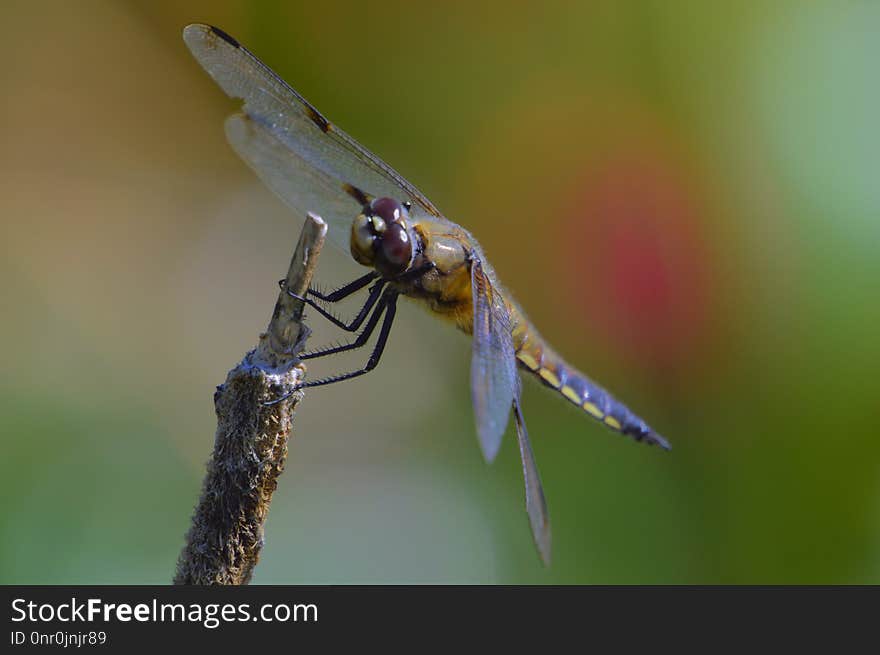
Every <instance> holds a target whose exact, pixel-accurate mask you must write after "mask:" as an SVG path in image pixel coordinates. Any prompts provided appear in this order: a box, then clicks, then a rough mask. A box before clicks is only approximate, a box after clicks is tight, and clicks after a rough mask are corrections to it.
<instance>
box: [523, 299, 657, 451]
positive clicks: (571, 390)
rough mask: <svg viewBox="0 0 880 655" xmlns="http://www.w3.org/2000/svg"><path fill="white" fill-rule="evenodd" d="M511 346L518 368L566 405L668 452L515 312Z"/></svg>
mask: <svg viewBox="0 0 880 655" xmlns="http://www.w3.org/2000/svg"><path fill="white" fill-rule="evenodd" d="M512 318H513V331H512V332H513V345H514V348H515V349H516V358H517V360H518V362H519V364H520V366H521V367H522V368H524V369H525V370H527V371H529V372H531V373H532V374H533V375H535V376H536V377H537V378H538V379H539V380H540V381H541V382H542V383H543V384H544V385H546V386H548V387H550V388H551V389H554V390H556V391H557V392H559V393H560V394H562V396H563V397H564V398H565V399H566V400H568V401H569V402H571V403H573V404H575V405H577V406H578V407H580V408H581V409H582V410H584V411H585V412H586V413H587V414H589V415H590V416H592V417H593V418H595V419H596V420H599V421H602V422H603V423H604V424H605V425H607V426H608V427H609V428H611V429H612V430H616V431H617V432H621V433H623V434H628V435H630V436H631V437H633V438H635V439H636V441H643V440H644V441H647V442H648V443H655V444H658V445H659V446H661V447H663V448H665V449H667V450H668V449H669V447H670V446H669V443H667V441H666V440H665V439H664V438H663V437H661V436H660V435H659V434H657V433H656V432H654V431H653V430H652V429H651V428H650V427H648V425H647V424H646V423H645V422H644V421H643V420H642V419H640V418H639V417H638V416H636V415H635V414H633V413H632V412H631V411H630V410H629V409H628V408H627V407H626V405H624V404H623V403H621V402H620V401H618V400H616V399H615V398H614V397H613V396H612V395H611V394H610V393H608V392H607V391H605V390H604V389H603V388H602V387H600V386H599V385H597V384H596V383H594V382H593V381H592V380H590V379H589V378H588V377H587V376H586V375H584V374H583V373H581V372H580V371H578V370H576V369H575V368H573V367H571V366H569V365H568V364H567V363H566V362H565V360H563V359H562V358H561V357H560V356H559V355H557V354H556V353H555V352H554V351H553V350H552V349H551V348H550V347H549V346H547V344H546V343H545V342H544V340H543V339H542V338H541V336H540V335H539V334H538V333H537V331H536V330H535V329H534V328H533V327H532V326H531V325H530V324H529V322H528V321H527V320H526V319H525V318H523V317H522V315H521V313H520V312H518V311H515V312H512Z"/></svg>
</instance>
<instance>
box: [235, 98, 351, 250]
mask: <svg viewBox="0 0 880 655" xmlns="http://www.w3.org/2000/svg"><path fill="white" fill-rule="evenodd" d="M226 138H227V139H228V140H229V143H230V145H232V148H233V149H234V150H235V152H236V153H237V154H238V156H239V157H241V158H242V159H243V160H244V161H245V162H246V163H247V164H248V166H250V167H251V168H252V169H253V170H254V172H255V173H256V174H257V176H258V177H259V178H260V179H261V180H262V181H263V183H264V184H265V185H266V186H267V187H269V188H270V189H271V190H272V191H274V192H275V193H276V194H277V195H278V196H279V197H280V198H281V199H282V200H284V202H285V203H286V204H287V205H288V206H289V207H291V208H292V209H293V210H294V211H295V212H297V214H299V216H300V217H305V215H306V213H307V212H309V211H312V212H315V213H316V214H318V215H320V216H321V218H323V219H324V220H326V221H327V223H329V225H330V226H331V229H330V230H329V231H328V234H329V236H330V237H331V239H332V241H333V243H335V244H336V245H337V246H339V247H340V248H343V249H344V250H346V251H347V250H348V243H349V234H350V231H351V222H352V220H353V219H354V217H355V216H357V214H358V212H359V211H360V209H361V208H360V205H359V204H358V202H357V201H356V200H355V199H354V198H353V197H351V196H350V195H349V194H348V193H346V192H345V190H344V189H343V187H342V184H341V183H340V182H339V181H338V180H336V179H334V178H332V177H330V176H329V175H327V174H326V173H324V172H323V171H322V170H320V169H317V168H315V167H313V166H311V165H309V163H308V162H307V161H305V160H304V159H302V157H300V156H299V155H298V154H297V153H296V151H293V150H290V149H289V148H287V147H286V146H285V145H284V144H283V143H282V142H281V141H279V140H278V136H277V134H276V133H275V132H273V131H272V130H271V129H268V128H267V127H266V126H265V125H264V124H263V123H260V122H257V121H254V120H252V119H251V118H250V116H247V115H246V114H233V115H232V116H230V117H229V118H227V119H226Z"/></svg>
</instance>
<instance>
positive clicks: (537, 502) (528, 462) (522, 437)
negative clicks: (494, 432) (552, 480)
mask: <svg viewBox="0 0 880 655" xmlns="http://www.w3.org/2000/svg"><path fill="white" fill-rule="evenodd" d="M513 417H514V420H515V422H516V436H517V440H518V441H519V454H520V457H521V458H522V466H523V479H524V480H525V486H526V511H527V512H528V513H529V525H531V527H532V537H533V538H534V539H535V546H536V547H537V549H538V553H539V554H540V555H541V559H542V560H543V562H544V564H545V565H546V566H549V565H550V543H551V538H550V516H549V514H548V512H547V502H546V501H545V500H544V487H543V486H542V485H541V476H540V475H538V467H537V466H536V465H535V455H534V454H533V453H532V445H531V443H529V433H528V432H527V431H526V422H525V420H523V415H522V409H521V408H520V404H519V398H517V399H515V400H514V401H513Z"/></svg>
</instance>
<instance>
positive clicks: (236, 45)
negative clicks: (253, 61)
mask: <svg viewBox="0 0 880 655" xmlns="http://www.w3.org/2000/svg"><path fill="white" fill-rule="evenodd" d="M211 31H212V32H213V33H214V34H216V35H217V36H219V37H220V38H221V39H223V40H224V41H226V43H228V44H229V45H231V46H232V47H233V48H240V47H241V44H239V42H238V41H236V40H235V39H233V38H232V37H231V36H229V35H228V34H227V33H226V32H224V31H223V30H221V29H220V28H219V27H214V26H213V25H211Z"/></svg>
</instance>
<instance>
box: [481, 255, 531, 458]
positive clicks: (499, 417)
mask: <svg viewBox="0 0 880 655" xmlns="http://www.w3.org/2000/svg"><path fill="white" fill-rule="evenodd" d="M471 292H472V295H473V309H474V327H473V355H472V358H471V399H472V401H473V405H474V415H475V418H476V421H477V434H478V436H479V438H480V446H481V448H482V449H483V456H484V457H485V458H486V461H488V462H491V461H492V460H493V459H495V455H497V454H498V449H499V448H500V447H501V437H502V436H503V435H504V431H505V429H507V421H508V419H509V418H510V408H511V406H512V405H513V402H514V399H515V398H518V397H519V376H518V374H517V370H516V354H515V352H514V349H513V338H512V337H511V334H510V317H509V315H508V312H507V308H506V306H505V305H504V302H503V300H502V298H501V296H500V293H498V292H497V291H496V289H495V288H494V287H493V286H492V284H491V282H490V280H489V277H488V276H487V275H486V273H485V272H484V270H483V266H482V264H481V263H480V261H479V260H474V261H473V262H472V264H471Z"/></svg>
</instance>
